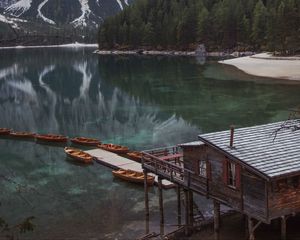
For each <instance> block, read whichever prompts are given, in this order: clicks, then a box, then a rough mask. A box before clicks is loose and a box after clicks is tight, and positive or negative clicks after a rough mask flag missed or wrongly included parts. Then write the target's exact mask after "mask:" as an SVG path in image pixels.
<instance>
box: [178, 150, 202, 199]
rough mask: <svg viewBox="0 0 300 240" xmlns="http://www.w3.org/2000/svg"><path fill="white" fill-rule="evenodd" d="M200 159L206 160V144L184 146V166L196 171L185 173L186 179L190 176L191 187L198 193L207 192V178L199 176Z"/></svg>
mask: <svg viewBox="0 0 300 240" xmlns="http://www.w3.org/2000/svg"><path fill="white" fill-rule="evenodd" d="M199 160H203V161H205V160H206V155H205V147H204V146H197V147H194V146H191V147H184V148H183V161H184V168H186V169H189V170H191V171H193V172H194V174H190V176H188V173H185V179H187V178H188V177H190V188H191V189H192V190H194V191H197V192H198V193H201V194H204V195H206V194H207V179H205V178H203V177H201V176H199V165H198V164H199Z"/></svg>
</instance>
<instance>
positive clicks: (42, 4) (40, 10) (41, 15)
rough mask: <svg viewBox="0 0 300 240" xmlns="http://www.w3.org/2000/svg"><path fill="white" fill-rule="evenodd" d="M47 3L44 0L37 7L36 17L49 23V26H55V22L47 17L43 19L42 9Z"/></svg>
mask: <svg viewBox="0 0 300 240" xmlns="http://www.w3.org/2000/svg"><path fill="white" fill-rule="evenodd" d="M47 2H48V0H44V1H43V2H42V3H41V4H40V5H39V6H38V9H37V10H38V15H37V16H38V17H40V18H41V19H43V20H44V21H45V22H47V23H49V24H53V25H54V24H55V22H54V21H53V20H51V19H49V18H47V17H45V15H44V14H43V13H42V8H43V7H44V6H45V5H46V3H47Z"/></svg>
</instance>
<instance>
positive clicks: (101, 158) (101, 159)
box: [85, 148, 175, 188]
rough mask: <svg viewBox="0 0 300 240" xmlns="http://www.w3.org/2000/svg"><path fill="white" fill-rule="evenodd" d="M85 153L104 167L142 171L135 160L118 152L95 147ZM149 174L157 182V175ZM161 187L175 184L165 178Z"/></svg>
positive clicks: (170, 186)
mask: <svg viewBox="0 0 300 240" xmlns="http://www.w3.org/2000/svg"><path fill="white" fill-rule="evenodd" d="M85 152H86V153H88V154H90V155H92V156H93V157H94V158H95V159H96V162H97V163H100V164H102V165H104V166H106V167H109V168H112V169H115V170H116V169H120V168H123V169H130V170H133V171H138V172H143V168H142V164H141V163H138V162H135V161H133V160H131V159H128V158H125V157H122V156H119V155H118V154H115V153H112V152H108V151H105V150H103V149H100V148H97V149H92V150H88V151H85ZM149 174H150V175H153V176H155V183H156V184H157V182H158V181H157V178H158V177H157V175H155V174H153V173H149ZM162 184H163V188H173V187H175V185H174V184H173V183H172V182H170V181H167V180H163V181H162Z"/></svg>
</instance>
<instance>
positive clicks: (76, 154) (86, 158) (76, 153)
mask: <svg viewBox="0 0 300 240" xmlns="http://www.w3.org/2000/svg"><path fill="white" fill-rule="evenodd" d="M65 153H66V154H67V156H68V157H70V158H72V159H75V160H77V161H79V162H81V163H93V156H91V155H90V154H88V153H85V152H83V151H81V150H79V149H76V148H72V147H65Z"/></svg>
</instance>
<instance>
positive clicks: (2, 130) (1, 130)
mask: <svg viewBox="0 0 300 240" xmlns="http://www.w3.org/2000/svg"><path fill="white" fill-rule="evenodd" d="M10 132H11V129H9V128H0V135H8V134H9V133H10Z"/></svg>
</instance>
